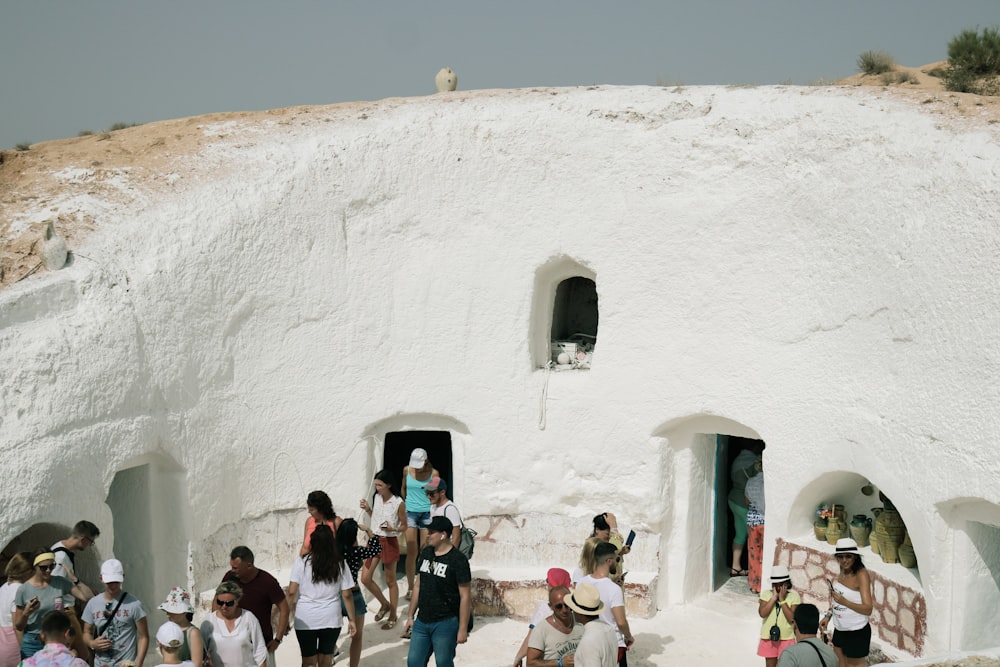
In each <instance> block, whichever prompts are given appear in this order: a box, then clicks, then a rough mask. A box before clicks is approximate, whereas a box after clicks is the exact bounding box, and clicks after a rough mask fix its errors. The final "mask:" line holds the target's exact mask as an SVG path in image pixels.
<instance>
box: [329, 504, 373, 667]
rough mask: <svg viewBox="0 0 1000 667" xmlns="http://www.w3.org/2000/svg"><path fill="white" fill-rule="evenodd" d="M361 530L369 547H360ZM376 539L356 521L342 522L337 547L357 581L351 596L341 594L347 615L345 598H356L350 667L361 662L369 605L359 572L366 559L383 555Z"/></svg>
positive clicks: (343, 609)
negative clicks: (359, 533) (366, 601)
mask: <svg viewBox="0 0 1000 667" xmlns="http://www.w3.org/2000/svg"><path fill="white" fill-rule="evenodd" d="M359 529H360V530H363V531H365V532H366V533H368V546H366V547H362V546H359V545H358V530H359ZM374 537H375V536H374V534H373V533H372V530H371V528H369V527H368V526H363V525H361V524H359V523H358V522H357V521H355V520H354V519H344V520H343V521H341V522H340V528H338V529H337V547H338V548H339V549H340V553H342V554H344V560H346V561H347V568H348V569H349V570H350V571H351V576H352V577H354V581H355V584H354V588H352V589H351V592H350V594H348V592H347V591H344V592H343V593H341V605H342V609H341V611H343V612H344V613H345V614H346V613H347V603H346V600H344V598H346V597H347V596H348V595H350V596H351V597H353V598H354V627H355V633H354V636H353V637H351V665H350V667H358V664H359V663H360V662H361V642H362V639H363V636H364V630H365V614H366V613H367V612H368V605H366V604H365V596H364V595H363V594H362V593H361V586H360V585H358V584H357V583H356V582H357V581H359V580H358V571H359V570H360V569H361V566H362V564H363V563H364V562H365V559H366V558H375V557H376V556H378V555H379V554H381V553H382V545H381V544H380V543H379V541H378V540H376V539H374Z"/></svg>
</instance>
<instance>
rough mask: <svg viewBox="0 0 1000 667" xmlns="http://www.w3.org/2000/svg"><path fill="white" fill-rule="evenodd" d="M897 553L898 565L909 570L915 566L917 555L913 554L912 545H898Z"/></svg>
mask: <svg viewBox="0 0 1000 667" xmlns="http://www.w3.org/2000/svg"><path fill="white" fill-rule="evenodd" d="M897 551H898V554H899V564H900V565H902V566H903V567H909V568H913V567H916V566H917V554H915V553H914V552H913V545H912V544H900V545H899V549H898V550H897Z"/></svg>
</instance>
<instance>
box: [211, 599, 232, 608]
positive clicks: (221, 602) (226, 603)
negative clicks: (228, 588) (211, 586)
mask: <svg viewBox="0 0 1000 667" xmlns="http://www.w3.org/2000/svg"><path fill="white" fill-rule="evenodd" d="M216 602H218V603H219V606H220V607H232V606H233V605H234V604H236V600H216Z"/></svg>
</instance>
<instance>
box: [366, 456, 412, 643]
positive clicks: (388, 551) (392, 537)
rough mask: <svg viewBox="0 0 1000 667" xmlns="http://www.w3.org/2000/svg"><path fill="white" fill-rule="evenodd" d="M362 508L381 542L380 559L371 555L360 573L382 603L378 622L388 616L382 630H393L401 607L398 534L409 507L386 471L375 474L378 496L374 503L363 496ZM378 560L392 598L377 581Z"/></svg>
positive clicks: (376, 615)
mask: <svg viewBox="0 0 1000 667" xmlns="http://www.w3.org/2000/svg"><path fill="white" fill-rule="evenodd" d="M361 509H363V510H364V511H365V512H368V513H369V514H370V515H371V517H372V519H371V522H370V523H369V525H370V526H372V531H373V532H374V533H375V535H377V536H378V541H379V543H380V544H381V545H382V553H381V554H380V556H379V558H370V559H369V560H368V562H367V563H365V569H364V570H363V571H362V572H361V582H362V583H363V584H364V585H365V588H367V589H368V590H369V591H370V592H371V594H372V595H374V596H375V599H376V600H378V601H379V604H380V605H381V606H380V608H379V610H378V613H377V614H375V622H376V623H378V622H379V621H381V620H382V619H383V618H385V617H386V615H388V616H389V618H388V620H386V622H385V623H383V624H382V629H383V630H391V629H392V628H393V627H394V626H395V625H396V621H397V620H398V617H397V612H396V607H398V606H399V584H397V583H396V563H397V562H399V534H400V533H401V532H402V531H403V529H404V528H405V527H406V507H405V506H404V505H403V499H402V498H400V497H399V496H397V495H396V494H395V492H394V491H393V480H392V474H391V473H389V472H388V471H386V470H379V471H378V472H377V473H375V497H374V499H373V500H372V505H369V504H368V501H367V500H365V499H364V498H362V499H361ZM379 563H382V567H383V569H384V570H385V583H386V586H387V587H388V588H389V599H388V600H386V599H385V595H383V594H382V589H381V588H379V587H378V585H377V584H375V582H374V576H375V570H376V569H378V566H379Z"/></svg>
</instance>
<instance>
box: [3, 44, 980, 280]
mask: <svg viewBox="0 0 1000 667" xmlns="http://www.w3.org/2000/svg"><path fill="white" fill-rule="evenodd" d="M943 65H945V63H943V62H939V63H931V64H928V65H925V66H923V67H905V66H901V65H897V67H896V71H897V72H908V73H910V74H911V75H912V78H911V80H910V81H909V82H907V83H902V84H898V83H893V84H890V85H886V84H885V82H884V80H883V77H882V76H881V75H872V76H866V75H863V74H857V75H855V76H851V77H848V78H846V79H843V80H841V81H838V82H836V83H835V84H834V85H835V86H840V87H863V88H866V89H873V90H877V91H878V92H879V94H882V95H885V96H890V97H893V98H899V99H903V100H908V101H909V102H910V103H912V104H913V105H918V106H919V107H920V108H921V109H922V110H923V111H925V112H926V113H928V114H937V115H940V116H942V117H943V118H949V119H956V118H957V119H966V120H972V121H973V122H981V123H983V124H995V123H998V122H1000V98H995V97H992V98H991V97H980V96H976V95H968V94H960V93H952V92H948V91H946V90H945V89H944V85H943V82H942V80H941V79H940V78H938V77H935V76H932V75H931V74H929V72H931V71H933V70H934V69H935V68H939V67H942V66H943ZM516 93H517V91H465V92H463V91H459V92H457V93H453V94H454V95H459V96H464V97H477V96H483V95H508V94H516ZM401 104H405V100H403V99H392V100H383V101H380V102H371V103H368V102H354V103H346V104H340V105H334V106H335V107H336V108H337V109H338V110H339V111H341V112H342V113H343V115H344V117H345V118H346V117H355V116H358V115H359V114H364V113H366V112H371V111H373V110H376V109H378V108H386V106H387V105H388V106H390V107H392V106H398V105H401ZM319 109H327V107H289V108H284V109H274V110H268V111H258V112H238V113H217V114H208V115H204V116H197V117H192V118H184V119H177V120H168V121H159V122H153V123H147V124H145V125H140V126H137V127H132V128H127V129H124V130H118V131H114V132H104V133H99V134H94V135H90V136H84V137H75V138H69V139H58V140H54V141H47V142H42V143H38V144H34V145H32V146H31V147H30V149H29V150H27V151H16V150H6V151H0V239H3V243H2V245H0V288H2V287H4V286H7V285H9V284H12V283H14V282H17V281H19V280H22V279H24V278H25V277H27V276H28V275H30V273H32V272H35V271H39V270H44V269H42V268H41V266H40V257H39V252H38V247H39V244H40V240H41V238H42V233H43V229H44V226H45V223H46V221H48V220H53V221H55V223H56V227H57V229H58V231H59V232H60V233H61V234H62V235H63V236H64V237H65V238H66V240H67V243H68V245H69V247H70V249H71V250H72V249H73V248H79V247H80V246H81V244H82V243H83V240H84V238H85V237H86V236H87V235H88V234H89V233H90V232H92V231H93V230H94V229H96V228H97V227H98V226H99V225H100V220H101V217H102V212H103V211H107V210H109V208H110V207H117V206H141V205H142V203H143V200H145V199H148V198H149V197H150V195H151V194H152V193H154V192H156V191H158V190H162V191H166V190H169V189H170V188H171V187H172V185H173V183H174V181H175V180H176V179H177V178H178V174H181V173H183V174H186V175H188V176H189V177H192V176H194V175H195V174H197V173H198V172H199V170H203V171H204V165H199V162H200V160H199V157H198V156H199V155H200V153H201V151H202V149H203V148H204V147H205V146H206V144H209V143H214V142H216V141H218V140H220V139H225V135H224V134H206V132H204V131H203V129H202V128H205V127H208V126H212V127H218V126H220V125H223V126H224V125H225V124H227V123H239V124H240V125H241V126H244V127H245V126H247V125H257V126H261V127H265V126H269V125H272V126H273V125H274V124H277V125H290V124H295V123H297V122H299V121H300V120H303V119H306V118H308V117H309V114H310V113H313V112H314V111H317V110H319ZM215 168H218V165H216V166H215ZM205 175H206V177H209V178H210V177H211V175H210V173H209V172H208V171H205ZM70 198H73V200H74V204H73V206H72V207H64V206H63V205H62V204H63V203H64V202H65V201H67V200H69V199H70ZM81 202H82V204H81Z"/></svg>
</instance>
